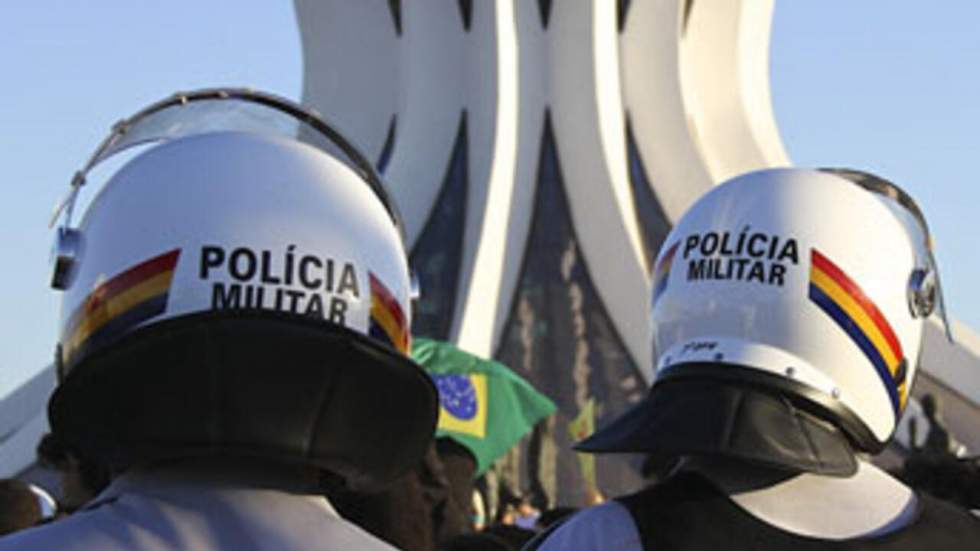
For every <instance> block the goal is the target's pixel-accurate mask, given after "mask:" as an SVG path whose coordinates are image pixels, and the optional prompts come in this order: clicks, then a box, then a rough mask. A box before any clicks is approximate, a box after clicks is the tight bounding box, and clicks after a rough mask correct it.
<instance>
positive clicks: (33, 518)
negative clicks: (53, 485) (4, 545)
mask: <svg viewBox="0 0 980 551" xmlns="http://www.w3.org/2000/svg"><path fill="white" fill-rule="evenodd" d="M53 506H54V500H52V499H51V496H49V495H47V493H45V492H43V490H36V489H34V488H32V487H31V485H30V484H28V483H26V482H23V481H20V480H17V479H15V478H5V479H3V480H0V536H5V535H7V534H11V533H13V532H16V531H18V530H23V529H25V528H30V527H31V526H35V525H37V524H39V523H41V522H42V521H43V520H45V519H49V518H51V517H52V516H53V514H54V507H53Z"/></svg>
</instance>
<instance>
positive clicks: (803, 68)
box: [0, 0, 980, 396]
mask: <svg viewBox="0 0 980 551" xmlns="http://www.w3.org/2000/svg"><path fill="white" fill-rule="evenodd" d="M777 3H778V6H777V9H776V13H775V22H774V33H773V45H772V77H773V78H772V85H773V103H774V108H775V112H776V115H777V118H778V120H779V123H780V127H781V132H782V136H783V140H784V142H785V143H786V147H787V149H788V151H789V152H790V155H791V157H792V158H793V159H794V161H795V162H796V163H797V164H800V165H811V166H822V165H836V166H853V167H855V168H865V169H869V170H872V171H875V172H878V173H880V174H881V175H883V176H886V177H889V178H891V179H893V180H894V181H895V182H896V183H898V184H899V185H901V186H903V187H904V188H906V189H907V190H908V191H909V192H910V193H912V194H913V195H914V196H915V197H916V198H917V199H918V200H919V202H920V204H921V205H922V207H923V209H924V210H925V212H926V215H927V217H928V218H929V221H930V224H931V225H932V227H933V231H934V233H935V237H936V243H937V247H938V255H939V261H940V263H941V265H942V268H943V271H942V275H943V278H944V283H945V285H946V287H947V299H948V302H949V303H950V309H951V311H952V313H953V315H954V316H956V317H958V318H960V319H962V320H963V321H966V322H967V323H969V324H970V325H972V326H973V327H975V328H980V290H978V289H977V285H976V284H975V283H974V282H975V281H977V280H978V279H980V259H978V258H977V254H976V250H977V247H976V246H975V244H974V242H975V241H976V240H977V238H978V237H980V235H978V234H980V231H978V230H980V212H978V209H977V204H978V203H980V191H978V187H977V186H976V185H975V184H974V178H975V177H974V174H973V171H974V165H973V164H972V162H971V161H972V160H973V159H976V158H978V157H980V141H978V140H977V138H976V136H975V129H977V128H980V106H978V103H977V99H976V98H980V80H978V78H977V71H978V69H977V66H978V65H977V60H978V59H980V33H978V32H977V30H976V29H977V23H976V22H977V21H980V4H977V3H973V2H966V1H959V2H954V3H952V4H944V9H943V10H935V9H928V8H927V7H926V6H925V5H923V4H922V3H919V2H906V1H901V2H887V3H886V2H865V3H859V2H845V1H843V0H834V1H825V2H798V1H793V2H789V1H784V2H777ZM886 7H887V11H886ZM0 71H2V74H3V76H4V83H5V86H4V89H3V95H2V101H0V125H2V129H3V132H0V152H2V153H0V160H2V165H0V166H3V168H4V171H3V174H4V179H5V180H6V182H5V184H4V186H3V189H4V190H5V195H4V198H3V201H0V250H2V251H3V258H4V259H5V262H4V263H3V266H2V271H0V274H2V275H0V278H2V280H0V281H2V283H3V284H2V285H0V301H2V302H0V304H2V305H3V310H2V312H3V313H2V315H0V334H2V335H3V336H4V340H5V343H4V344H5V346H4V347H3V348H0V396H2V395H4V394H5V393H6V392H7V391H8V390H9V389H10V388H12V387H13V386H15V385H17V384H19V383H20V382H22V381H23V380H25V379H26V378H28V377H29V376H30V375H31V374H32V373H33V372H35V371H36V370H37V369H40V368H41V367H43V366H44V365H45V364H47V363H48V362H50V360H51V358H52V354H53V347H54V341H55V325H56V323H57V322H56V316H57V310H58V297H57V294H56V293H54V292H53V291H50V290H49V287H48V282H49V278H50V268H49V265H48V250H49V248H50V243H51V236H52V233H51V231H49V230H48V229H47V218H48V215H49V213H50V211H51V208H52V206H53V205H54V203H55V201H56V200H57V199H58V198H60V197H61V195H62V194H63V193H64V191H65V190H66V189H67V184H68V180H69V178H70V177H71V175H72V173H73V172H74V171H75V170H76V169H77V168H79V166H81V164H82V163H83V162H84V161H85V159H86V157H87V156H88V155H89V154H90V153H91V151H92V150H93V149H94V148H95V146H96V145H97V143H98V142H99V141H100V140H101V139H102V138H103V137H105V135H106V133H107V132H108V128H109V126H110V125H111V124H112V123H113V122H115V121H116V120H118V119H119V118H122V117H124V116H128V115H130V114H132V113H133V112H135V111H136V110H138V109H139V108H141V107H143V106H145V105H146V104H148V103H150V102H152V101H155V100H157V99H160V98H162V97H164V96H166V95H168V94H170V93H172V92H174V91H176V90H179V89H194V88H200V87H209V86H220V85H235V86H252V87H255V88H261V89H264V90H268V91H271V92H274V93H277V94H280V95H283V96H286V97H290V98H293V99H299V93H300V86H301V82H302V75H301V71H302V58H301V53H300V45H299V36H298V31H297V28H296V25H295V21H294V15H293V11H292V6H291V4H290V3H289V2H234V1H230V0H224V1H209V2H190V1H188V0H180V1H177V0H174V1H171V2H137V1H132V0H129V1H122V0H103V1H101V2H98V3H87V2H86V3H83V2H75V1H67V0H61V1H48V2H15V3H10V4H9V5H8V6H5V7H4V17H3V18H0Z"/></svg>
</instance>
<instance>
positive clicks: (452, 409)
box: [432, 375, 479, 421]
mask: <svg viewBox="0 0 980 551" xmlns="http://www.w3.org/2000/svg"><path fill="white" fill-rule="evenodd" d="M432 380H433V381H434V382H435V383H436V388H438V389H439V403H440V404H442V407H443V408H444V409H445V410H446V411H447V412H449V413H450V414H451V415H452V416H453V417H456V418H458V419H462V420H464V421H466V420H469V419H472V418H473V417H475V416H476V410H477V408H478V407H479V404H478V402H477V396H476V389H474V388H473V383H471V382H470V378H469V377H467V376H466V375H433V376H432Z"/></svg>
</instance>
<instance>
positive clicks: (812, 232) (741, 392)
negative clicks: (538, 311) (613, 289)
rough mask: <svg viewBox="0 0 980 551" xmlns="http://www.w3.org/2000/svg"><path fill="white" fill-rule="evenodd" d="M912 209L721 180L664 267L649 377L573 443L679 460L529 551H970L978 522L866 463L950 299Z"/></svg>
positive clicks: (817, 177) (802, 174)
mask: <svg viewBox="0 0 980 551" xmlns="http://www.w3.org/2000/svg"><path fill="white" fill-rule="evenodd" d="M929 243H930V241H929V234H928V229H927V227H926V224H925V220H924V219H923V217H922V214H921V212H920V211H919V209H918V207H917V206H916V205H915V203H914V201H912V199H911V198H910V197H909V196H908V195H907V194H905V193H904V192H902V191H901V190H900V189H898V188H897V187H895V186H894V185H892V184H891V183H889V182H886V181H884V180H882V179H880V178H877V177H875V176H872V175H870V174H865V173H860V172H855V171H850V170H825V171H814V170H803V169H773V170H764V171H759V172H753V173H750V174H747V175H743V176H740V177H738V178H735V179H733V180H731V181H729V182H727V183H724V184H722V185H720V186H718V187H717V188H715V189H713V190H712V191H711V192H709V193H708V194H706V195H705V196H704V197H702V198H701V199H700V200H699V201H697V202H696V203H695V204H694V205H693V207H692V208H691V209H690V210H689V211H688V212H687V213H686V214H685V215H684V216H683V217H682V218H681V219H680V221H679V222H678V223H677V225H676V227H675V228H674V229H673V231H672V232H671V234H670V235H669V236H668V238H667V240H666V242H665V244H664V247H663V249H662V251H661V253H660V255H659V257H658V261H657V264H656V269H655V273H654V284H653V286H654V291H653V297H652V317H653V325H654V341H653V345H654V349H655V350H656V365H657V377H656V379H655V381H654V384H653V387H652V389H651V391H650V393H649V395H648V396H647V397H646V399H645V400H644V401H643V402H641V403H640V404H638V405H637V406H636V407H635V408H634V409H632V410H630V411H628V412H626V413H625V414H623V415H622V416H621V417H619V418H618V419H616V420H615V421H613V422H612V424H611V425H610V426H608V427H606V428H604V429H603V430H601V431H599V432H597V433H596V434H594V435H593V436H592V437H590V438H588V439H586V440H584V441H583V442H581V443H580V444H579V445H578V449H580V450H583V451H588V452H593V453H602V452H641V453H645V454H649V455H650V456H651V459H653V460H656V461H657V462H658V463H659V464H664V463H666V464H670V463H674V464H675V465H676V466H675V467H674V469H673V470H672V471H671V472H670V473H669V475H668V476H667V477H666V479H665V480H663V481H662V482H661V483H659V484H656V485H654V486H652V487H650V488H648V489H645V490H642V491H640V492H638V493H636V494H633V495H629V496H625V497H622V498H619V499H616V500H613V501H610V502H608V503H606V504H603V505H600V506H598V507H593V508H591V509H587V510H585V511H584V512H582V513H580V514H578V515H576V516H575V517H573V518H572V519H570V520H569V521H567V522H566V523H564V524H563V525H561V526H559V527H558V528H556V529H555V530H553V531H552V532H551V533H550V534H547V535H545V536H544V537H541V538H539V539H538V541H536V542H534V543H533V545H531V546H529V548H538V549H547V550H551V549H565V550H567V549H603V550H607V551H612V550H617V551H619V550H640V549H645V550H654V549H655V550H658V551H659V550H666V549H693V550H697V549H705V550H717V549H728V550H739V549H752V550H756V549H775V550H780V549H787V550H788V549H793V550H805V549H814V550H816V549H820V550H828V549H830V550H832V549H847V550H852V549H855V550H856V549H975V548H976V546H977V544H978V542H980V520H978V519H976V518H974V517H973V516H972V515H971V514H969V513H968V512H966V511H962V510H959V509H957V508H956V507H954V506H951V505H949V504H946V503H943V502H940V501H938V500H936V499H934V498H932V497H930V496H927V495H922V494H917V493H916V492H914V491H913V490H911V489H910V488H908V487H906V486H905V485H903V484H902V483H901V482H899V481H898V480H896V479H894V478H892V477H891V476H889V475H888V474H887V473H885V472H883V471H881V470H880V469H878V468H876V467H875V466H873V465H872V464H871V463H869V462H868V461H867V460H866V455H865V454H868V453H875V452H878V451H880V450H881V449H882V448H884V447H885V446H886V445H887V443H888V441H889V439H890V437H891V435H892V432H893V431H894V429H895V425H896V423H897V421H898V419H899V417H900V416H901V414H902V411H903V410H904V407H905V404H906V401H907V399H908V396H909V391H910V389H911V386H912V381H913V379H914V377H915V374H916V370H917V368H918V359H919V356H920V350H921V344H922V332H923V325H924V323H925V322H926V320H927V318H928V317H929V316H930V315H931V314H933V312H934V311H936V312H938V313H942V312H941V307H942V297H941V294H940V291H939V287H938V279H937V273H936V265H935V262H934V260H933V255H932V253H931V250H930V245H929Z"/></svg>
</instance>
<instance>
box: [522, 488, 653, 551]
mask: <svg viewBox="0 0 980 551" xmlns="http://www.w3.org/2000/svg"><path fill="white" fill-rule="evenodd" d="M525 549H539V550H541V551H549V550H557V549H580V550H590V549H595V550H600V549H601V550H608V551H634V550H635V551H639V550H641V549H643V543H642V542H641V541H640V534H639V532H638V531H637V529H636V525H635V524H634V523H633V517H632V516H631V515H630V512H629V511H628V510H627V509H626V507H624V506H623V504H621V503H619V502H618V501H615V500H613V501H607V502H606V503H603V504H601V505H596V506H594V507H589V508H588V509H585V510H583V511H580V512H578V513H576V514H575V515H573V516H572V517H571V518H569V519H568V520H565V521H564V522H562V523H561V525H560V526H558V527H557V528H555V529H554V530H552V531H551V532H550V534H548V535H547V537H545V538H544V540H543V541H541V543H540V545H539V546H538V547H534V548H529V547H525Z"/></svg>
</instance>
